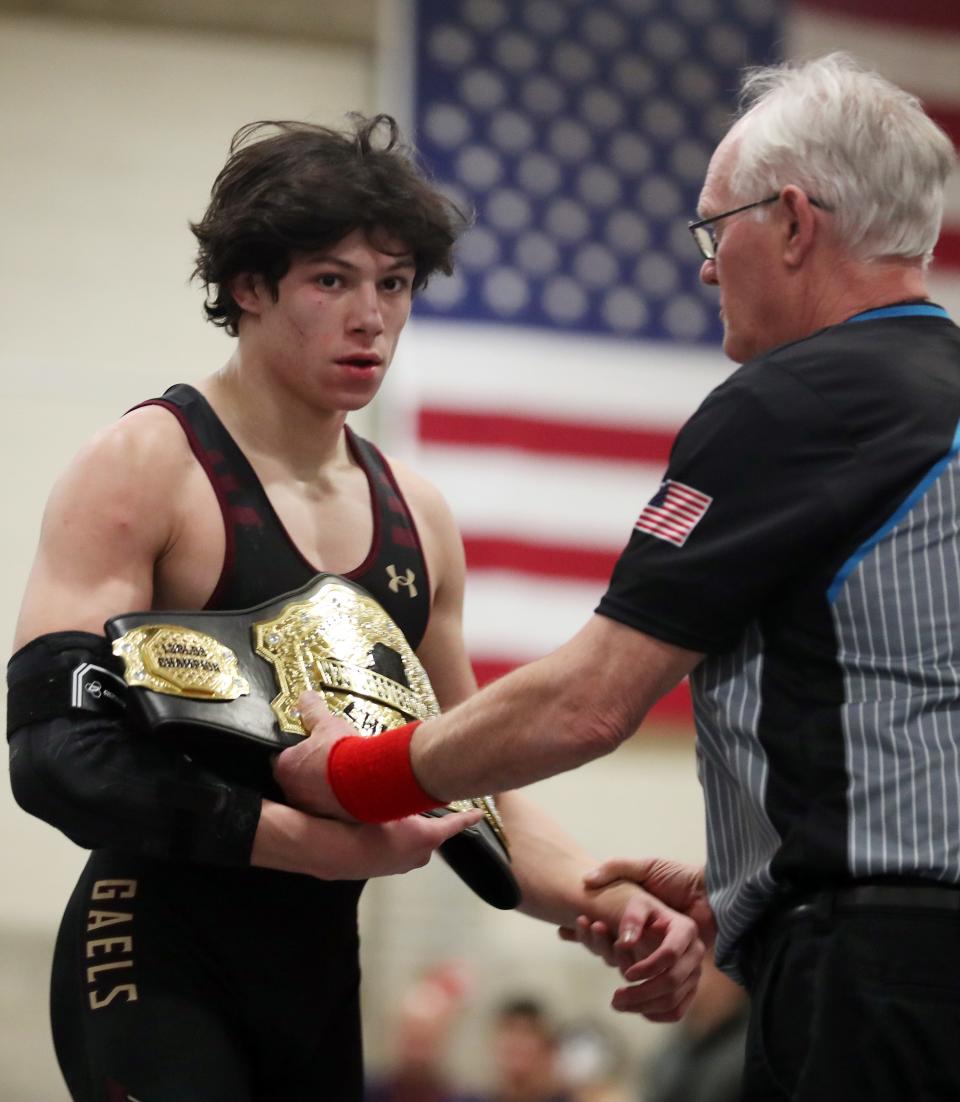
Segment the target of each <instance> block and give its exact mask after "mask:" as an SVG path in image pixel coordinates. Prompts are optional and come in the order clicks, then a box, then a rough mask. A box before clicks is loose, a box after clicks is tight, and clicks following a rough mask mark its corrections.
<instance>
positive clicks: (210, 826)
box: [10, 409, 465, 879]
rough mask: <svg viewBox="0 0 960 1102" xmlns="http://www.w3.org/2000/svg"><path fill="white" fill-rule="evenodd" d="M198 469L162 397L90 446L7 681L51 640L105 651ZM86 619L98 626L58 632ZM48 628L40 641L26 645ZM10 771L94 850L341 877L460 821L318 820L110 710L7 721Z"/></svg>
mask: <svg viewBox="0 0 960 1102" xmlns="http://www.w3.org/2000/svg"><path fill="white" fill-rule="evenodd" d="M192 469H193V460H192V457H191V455H190V453H189V450H188V448H187V446H186V443H185V441H184V439H183V434H182V433H181V432H180V430H179V428H178V427H177V425H176V423H175V422H174V420H173V418H171V417H170V416H169V414H166V413H164V412H162V411H159V410H156V409H145V410H138V411H135V412H134V413H131V414H129V415H128V416H127V417H125V418H124V419H123V420H122V421H120V422H118V423H117V424H116V425H113V426H111V427H110V428H109V429H107V430H105V431H104V432H102V433H101V434H100V435H99V436H98V437H97V438H95V439H94V440H93V441H92V442H91V443H90V444H89V445H88V446H87V447H86V448H85V449H84V450H83V451H82V452H81V454H80V455H79V456H78V457H77V459H76V460H75V462H74V463H73V464H72V465H71V466H70V468H69V469H68V470H67V471H66V473H65V474H64V476H63V477H62V478H61V479H60V480H59V482H58V483H57V485H56V487H55V488H54V490H53V493H52V495H51V497H50V500H49V502H48V505H47V508H46V511H45V515H44V520H43V525H42V530H41V536H40V544H39V548H38V551H37V555H36V558H35V561H34V564H33V568H32V570H31V573H30V576H29V580H28V583H27V587H26V592H25V594H24V599H23V604H22V609H21V613H20V617H19V621H18V624H17V629H16V637H15V647H16V648H17V651H18V653H17V654H15V655H14V658H13V659H12V660H11V667H10V676H11V681H12V682H13V681H14V680H15V679H16V678H18V677H19V676H20V675H21V673H22V672H23V668H24V666H28V667H29V666H30V664H31V663H33V664H34V665H36V664H37V663H40V664H42V662H43V660H44V655H43V653H42V651H43V650H44V649H48V650H49V651H50V653H51V654H56V653H60V654H62V653H63V652H64V648H68V649H69V648H70V647H71V646H73V647H76V646H77V645H82V646H86V647H89V646H91V645H92V646H93V647H94V648H96V647H97V645H98V643H99V646H100V648H101V651H102V653H103V654H108V653H109V652H108V650H107V648H106V644H105V641H104V640H103V635H102V632H103V624H104V621H105V620H106V619H108V618H109V617H110V616H113V615H117V614H119V613H122V612H128V611H131V610H134V609H144V608H149V607H150V605H151V601H152V597H153V585H154V572H155V570H156V568H157V564H158V563H160V562H161V560H162V559H163V557H164V556H165V555H167V554H169V553H171V551H172V549H173V548H174V547H175V545H176V541H177V538H178V535H179V526H180V524H181V523H182V522H183V519H184V518H181V517H180V516H179V515H178V513H177V509H176V502H177V501H178V496H182V495H178V491H179V490H181V489H182V487H183V485H184V479H185V478H187V477H190V474H189V472H190V471H191V470H192ZM83 632H86V633H91V635H90V636H87V637H83V636H79V637H74V635H73V634H71V635H60V634H57V633H83ZM41 637H42V640H41V646H40V647H34V653H32V654H29V655H28V654H27V652H20V648H22V647H23V646H24V645H25V644H27V643H30V642H31V641H32V640H37V639H40V638H41ZM48 645H49V646H48ZM38 651H39V652H40V653H38ZM108 660H109V659H108ZM28 672H31V671H29V670H28ZM10 771H11V784H12V787H13V792H14V795H15V797H16V798H17V800H18V802H20V804H21V805H22V806H23V807H24V808H25V809H26V810H27V811H30V812H31V813H32V814H36V815H38V816H39V817H40V818H43V819H45V820H47V821H48V822H51V823H52V824H53V825H54V826H57V827H58V828H59V829H61V830H63V831H64V833H66V834H67V835H68V836H69V837H71V838H72V839H73V840H74V841H76V842H77V843H78V844H80V845H83V846H85V847H87V848H94V847H98V846H105V845H116V846H121V847H123V848H126V849H128V850H129V849H133V850H137V851H139V852H142V853H148V854H151V855H155V856H161V857H169V856H173V857H182V858H186V859H196V860H206V861H213V862H218V863H228V864H245V863H248V862H250V861H251V860H252V862H253V863H255V864H262V865H268V866H270V867H273V868H281V869H286V870H288V871H297V872H305V873H308V874H311V875H314V876H320V877H323V878H336V879H343V878H360V877H366V876H371V875H384V874H386V873H389V872H398V871H405V870H406V869H409V868H412V867H414V866H415V865H421V864H423V863H424V862H425V861H426V860H427V859H428V858H429V856H430V853H431V852H432V850H433V849H434V848H435V847H436V845H438V844H439V843H440V841H443V840H444V839H445V838H446V837H447V836H448V835H449V833H450V832H451V830H456V829H461V824H460V823H453V822H450V823H448V822H446V821H445V820H428V819H422V818H419V817H418V818H416V819H411V820H403V821H402V822H401V823H398V824H396V825H395V826H392V827H391V828H390V829H389V830H387V831H386V832H385V831H383V830H382V829H380V828H374V829H372V830H370V829H360V830H358V829H356V828H355V827H353V826H352V825H350V824H336V823H334V822H332V821H329V820H318V819H315V818H312V817H311V816H308V815H305V814H304V813H303V812H300V811H296V810H294V809H293V808H288V807H283V806H281V805H279V804H276V803H273V802H272V801H269V800H263V801H261V798H260V796H259V794H258V793H256V792H253V791H251V790H247V789H244V788H242V787H239V786H231V785H227V784H225V783H224V782H223V781H222V780H221V779H220V778H218V777H216V776H214V775H213V774H211V773H209V772H207V771H206V770H204V769H202V768H201V767H199V766H197V765H196V764H195V763H193V762H191V761H190V760H189V759H188V758H186V757H185V756H184V755H183V754H182V753H180V752H179V751H177V750H176V749H175V748H174V747H172V746H171V745H169V744H166V743H164V742H163V741H162V740H160V739H150V738H146V737H142V736H139V737H138V736H137V735H135V734H133V733H132V732H130V731H129V730H128V729H127V728H126V726H125V725H124V723H123V721H122V719H121V718H113V717H109V716H95V717H87V716H86V715H83V714H81V715H76V714H74V715H69V716H68V715H64V716H62V717H55V718H52V719H48V720H46V721H44V722H43V723H32V724H27V725H26V726H23V727H20V728H19V729H17V730H15V731H13V732H11V734H10ZM455 818H458V817H454V816H449V817H448V819H450V820H453V819H455ZM463 825H465V824H463ZM437 826H439V827H441V829H440V830H439V831H438V830H437V829H436V828H437Z"/></svg>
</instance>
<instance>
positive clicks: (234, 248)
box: [190, 115, 468, 336]
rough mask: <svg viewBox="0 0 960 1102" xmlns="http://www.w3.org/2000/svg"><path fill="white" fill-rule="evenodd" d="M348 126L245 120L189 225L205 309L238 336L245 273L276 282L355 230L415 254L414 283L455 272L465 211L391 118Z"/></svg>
mask: <svg viewBox="0 0 960 1102" xmlns="http://www.w3.org/2000/svg"><path fill="white" fill-rule="evenodd" d="M350 120H351V123H352V129H349V130H333V129H330V128H328V127H325V126H316V125H313V124H312V123H306V122H290V121H279V122H277V121H264V122H253V123H249V124H248V125H246V126H243V127H241V128H240V129H239V130H238V131H237V132H236V134H234V136H233V140H232V141H231V143H230V156H229V157H228V159H227V163H226V164H225V165H224V167H223V169H222V170H221V172H220V174H219V175H218V176H217V178H216V180H215V181H214V184H213V188H212V189H211V192H210V205H209V206H208V207H207V210H206V213H205V214H204V216H203V218H202V219H201V220H200V221H199V222H191V223H190V228H191V229H192V230H193V233H194V235H195V236H196V238H197V241H198V243H199V251H198V253H197V266H196V268H195V269H194V271H193V273H192V274H193V277H194V278H199V279H200V280H201V281H202V282H203V284H204V286H205V288H206V292H207V297H206V302H205V304H204V310H205V311H206V314H207V318H208V320H209V321H212V322H213V323H214V325H219V326H222V327H223V328H224V329H226V331H227V332H228V333H230V334H231V335H232V336H236V334H237V325H238V322H239V320H240V316H241V314H242V313H243V311H242V310H241V309H240V307H239V306H238V305H237V303H236V302H235V301H234V298H233V296H232V295H231V293H230V291H229V289H228V284H229V282H230V280H231V279H232V278H233V277H234V276H236V275H238V274H240V273H242V272H253V273H256V274H257V275H260V276H262V277H263V279H264V280H265V281H266V284H267V286H268V287H269V288H270V290H271V292H272V293H273V296H274V299H275V300H276V297H277V294H278V291H277V285H278V284H279V282H280V280H281V279H282V278H283V276H284V275H285V274H286V272H287V271H288V269H289V267H290V263H291V260H292V259H293V258H294V256H295V255H296V254H298V253H306V252H317V251H319V250H322V249H325V248H329V246H331V245H333V244H335V243H336V242H337V241H340V240H341V239H342V238H344V237H346V236H347V234H349V233H351V232H353V231H354V230H356V229H363V230H365V231H367V233H368V234H369V235H370V239H371V241H372V243H373V244H375V245H377V244H378V241H379V242H380V243H381V245H380V246H379V247H382V243H383V242H384V240H385V239H387V238H392V239H395V240H396V241H399V242H402V243H403V245H405V246H406V248H407V249H408V250H409V251H410V252H411V253H412V254H413V257H414V264H415V273H414V280H413V288H414V290H419V289H420V288H422V287H424V286H425V285H426V283H427V279H428V278H429V277H430V275H432V273H433V272H436V271H440V272H444V273H445V274H446V275H449V274H450V273H451V271H452V270H453V255H452V254H453V245H454V242H455V240H456V238H457V236H458V234H459V233H460V232H461V230H462V229H463V228H464V226H465V225H466V224H467V221H468V218H467V215H465V214H464V213H463V212H462V211H460V210H459V209H458V208H457V207H456V206H455V204H454V203H453V202H451V201H450V200H449V199H447V198H446V197H445V196H444V195H443V194H442V193H441V192H440V191H439V190H438V189H437V187H436V186H435V185H434V184H433V183H432V182H431V181H430V179H429V178H428V176H427V175H426V173H425V171H424V170H423V169H422V168H421V167H420V166H419V164H418V163H417V160H416V157H415V154H414V152H413V151H412V150H411V149H410V148H408V147H407V146H404V145H403V144H402V143H401V140H400V133H399V129H398V127H397V123H396V121H395V120H394V119H393V118H392V117H391V116H390V115H374V116H372V117H365V116H362V115H351V116H350Z"/></svg>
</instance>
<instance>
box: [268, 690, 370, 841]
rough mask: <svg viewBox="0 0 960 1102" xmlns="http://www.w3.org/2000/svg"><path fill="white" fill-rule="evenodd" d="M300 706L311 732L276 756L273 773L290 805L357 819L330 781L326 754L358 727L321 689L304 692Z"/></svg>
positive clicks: (336, 816) (317, 812)
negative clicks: (335, 709)
mask: <svg viewBox="0 0 960 1102" xmlns="http://www.w3.org/2000/svg"><path fill="white" fill-rule="evenodd" d="M297 706H298V707H299V709H300V721H301V723H302V724H303V726H304V729H305V730H307V731H309V732H310V734H309V735H308V736H307V738H305V739H304V740H303V741H302V742H298V743H297V744H296V745H295V746H288V747H287V749H286V750H283V751H281V752H280V753H279V754H278V755H277V757H276V758H274V761H273V775H274V777H275V778H276V781H277V784H279V785H280V788H281V789H282V790H283V794H284V796H285V797H286V799H287V802H288V803H289V804H290V806H291V807H298V808H299V809H300V810H301V811H309V812H310V814H311V815H323V816H326V817H327V818H331V819H345V820H347V821H348V822H355V821H356V820H354V819H353V818H352V817H351V816H350V815H349V814H348V813H347V812H346V811H345V810H344V809H343V807H341V805H340V802H339V801H338V800H337V798H336V796H334V794H333V792H332V791H331V789H330V785H329V784H328V783H327V757H328V755H329V753H330V748H331V747H332V746H333V744H334V743H335V742H339V741H340V739H342V738H347V737H348V736H351V735H356V733H357V731H356V728H355V727H351V726H350V724H349V723H347V721H346V720H344V719H341V718H340V717H339V716H335V715H332V714H331V713H330V712H329V710H328V709H327V708H326V706H325V705H324V703H323V697H322V696H321V695H320V694H319V693H303V694H301V696H300V699H299V701H298V702H297Z"/></svg>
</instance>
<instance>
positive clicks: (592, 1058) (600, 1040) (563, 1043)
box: [557, 1020, 635, 1102]
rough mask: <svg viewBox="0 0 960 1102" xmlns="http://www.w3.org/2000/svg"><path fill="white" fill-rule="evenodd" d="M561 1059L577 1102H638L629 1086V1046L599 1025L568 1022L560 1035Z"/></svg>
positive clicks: (568, 1085) (563, 1072)
mask: <svg viewBox="0 0 960 1102" xmlns="http://www.w3.org/2000/svg"><path fill="white" fill-rule="evenodd" d="M557 1059H558V1067H559V1073H560V1076H561V1078H562V1080H563V1082H564V1083H565V1084H566V1086H567V1089H568V1090H569V1091H570V1094H571V1095H572V1096H573V1097H574V1098H575V1099H576V1102H635V1095H634V1094H633V1092H632V1091H630V1090H629V1089H628V1087H627V1084H626V1068H627V1052H626V1046H625V1045H624V1043H623V1041H622V1039H621V1038H620V1037H619V1036H618V1035H617V1034H616V1033H614V1032H612V1031H611V1030H610V1029H608V1028H606V1027H604V1026H602V1025H600V1024H599V1023H598V1022H594V1021H590V1020H582V1021H573V1022H568V1023H567V1024H566V1025H565V1026H564V1027H563V1029H562V1030H561V1032H560V1039H559V1043H558V1053H557Z"/></svg>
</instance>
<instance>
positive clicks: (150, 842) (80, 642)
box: [7, 632, 261, 865]
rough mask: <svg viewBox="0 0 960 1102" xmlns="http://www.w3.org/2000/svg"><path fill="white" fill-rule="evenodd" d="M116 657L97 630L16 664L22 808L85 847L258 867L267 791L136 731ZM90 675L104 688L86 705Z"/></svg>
mask: <svg viewBox="0 0 960 1102" xmlns="http://www.w3.org/2000/svg"><path fill="white" fill-rule="evenodd" d="M115 662H116V660H115V659H114V657H113V655H112V654H111V653H110V650H109V645H108V644H107V641H106V640H105V639H104V638H103V637H102V636H97V635H91V634H88V633H86V632H57V633H55V634H53V635H45V636H41V637H40V638H39V639H36V640H34V641H33V642H32V643H30V644H28V645H27V646H26V647H24V648H23V649H22V650H20V651H18V652H17V654H15V655H14V656H13V658H11V660H10V663H9V666H8V670H7V682H8V740H9V744H10V782H11V788H12V790H13V795H14V798H15V799H16V801H17V803H18V804H19V805H20V806H21V807H22V808H23V809H24V810H25V811H27V812H29V813H30V814H31V815H35V816H37V817H38V818H40V819H43V820H44V821H45V822H48V823H50V824H51V825H52V826H55V827H57V828H58V829H59V830H61V831H62V832H63V833H64V834H66V835H67V837H68V838H70V839H71V840H72V841H74V842H76V843H77V844H78V845H80V846H83V847H85V848H91V849H92V848H102V847H109V848H116V849H122V850H126V851H128V852H135V853H141V854H144V855H146V856H151V857H161V858H175V859H180V860H191V861H207V862H213V863H216V864H230V865H245V864H249V861H250V851H251V848H252V846H253V838H254V834H255V833H256V828H257V823H258V821H259V817H260V803H261V798H260V795H259V793H257V792H255V791H253V790H251V789H246V788H242V787H240V786H237V785H232V784H228V783H227V782H225V781H223V780H222V779H221V778H219V777H217V776H216V775H215V774H214V773H212V772H210V771H209V770H207V769H204V768H202V767H201V766H199V765H197V764H196V763H195V762H193V761H191V760H190V759H189V758H188V757H187V756H186V755H184V754H183V753H182V752H181V751H180V750H179V749H178V748H177V747H176V746H175V745H174V744H172V743H170V742H165V741H162V740H160V739H153V738H151V737H149V736H148V735H145V734H140V733H138V732H136V731H133V730H131V729H129V727H128V725H127V723H126V719H125V716H124V707H123V696H124V695H125V691H126V690H125V687H124V686H123V685H122V682H119V681H115V680H114V679H113V678H114V674H115V672H116V668H117V667H116V665H115ZM78 670H82V671H84V672H81V673H79V674H78V672H77V671H78ZM90 670H94V671H100V673H97V674H94V675H90V673H89V671H90ZM90 676H95V677H96V678H97V679H98V681H99V686H100V687H99V689H97V690H96V694H97V695H96V696H95V697H94V698H93V700H90V699H89V697H90V695H91V694H90V693H89V692H87V693H86V694H85V696H86V698H88V699H80V697H81V696H84V693H83V689H84V686H85V685H86V684H89V683H90V681H89V678H90ZM84 678H87V680H86V681H84ZM78 686H79V689H78ZM108 695H109V696H110V697H113V698H114V699H112V700H110V699H105V698H107V697H108ZM87 705H92V706H87Z"/></svg>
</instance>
